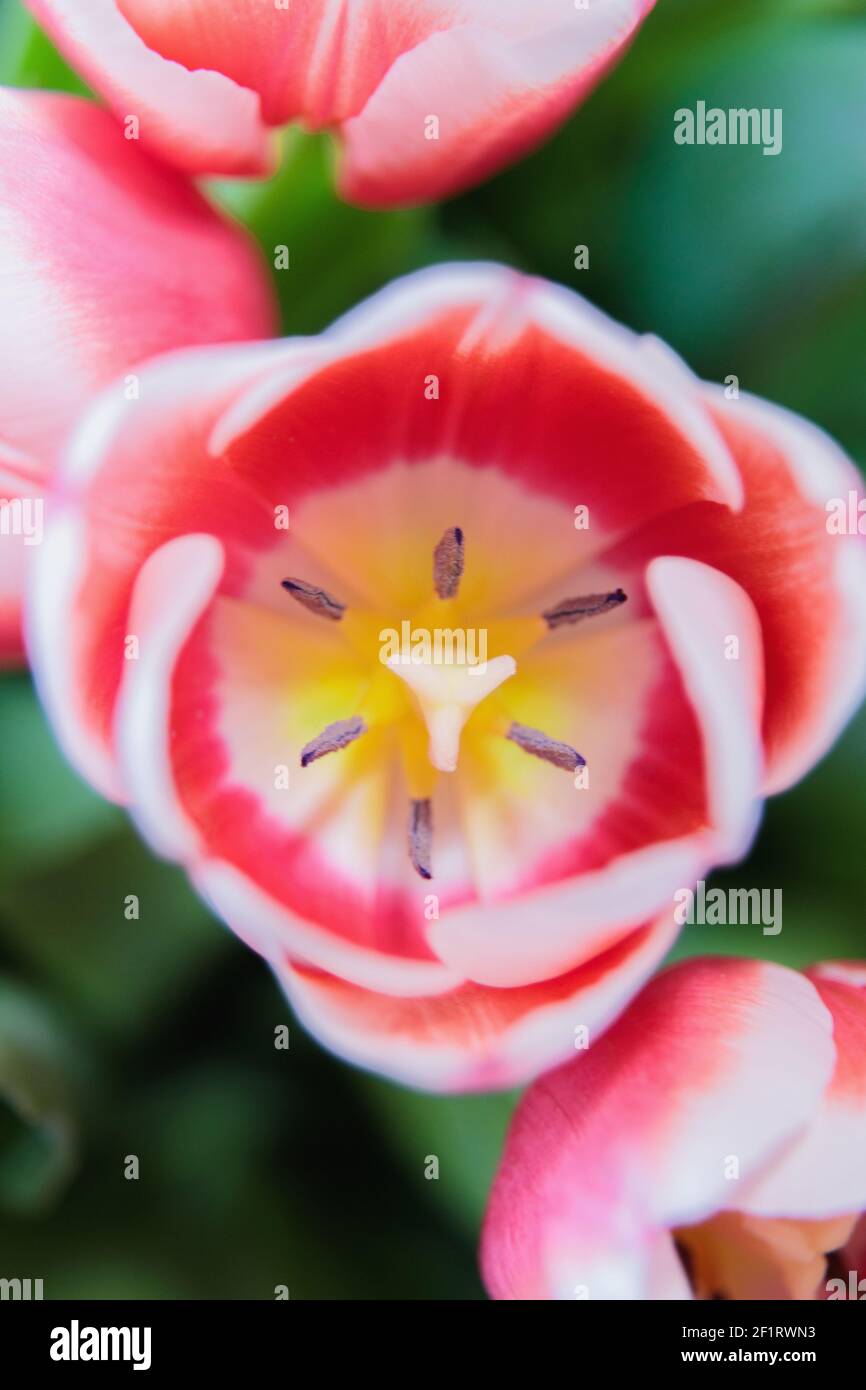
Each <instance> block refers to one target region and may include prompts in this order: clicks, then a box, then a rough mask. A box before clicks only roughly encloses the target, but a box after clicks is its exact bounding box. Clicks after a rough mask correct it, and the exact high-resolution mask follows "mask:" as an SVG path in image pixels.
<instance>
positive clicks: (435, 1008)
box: [30, 265, 866, 1089]
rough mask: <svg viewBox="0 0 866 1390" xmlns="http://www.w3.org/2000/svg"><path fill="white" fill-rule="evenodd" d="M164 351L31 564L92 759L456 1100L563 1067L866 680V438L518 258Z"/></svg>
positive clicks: (361, 1028)
mask: <svg viewBox="0 0 866 1390" xmlns="http://www.w3.org/2000/svg"><path fill="white" fill-rule="evenodd" d="M140 377H141V389H140V392H139V393H138V398H137V399H132V400H130V399H127V397H126V395H125V393H124V391H123V389H122V383H117V384H115V385H113V386H111V387H110V388H108V389H107V390H106V391H105V392H104V393H103V394H102V396H101V397H100V398H99V399H98V401H97V402H96V403H95V404H94V405H93V407H92V409H91V410H90V412H89V413H88V414H87V415H86V416H85V418H84V419H83V421H82V423H81V425H80V427H79V429H78V431H77V434H76V437H75V440H74V442H73V444H72V447H71V449H70V451H69V454H68V457H67V458H66V461H65V464H64V466H63V469H62V473H61V476H60V479H59V483H58V490H57V497H56V499H55V502H54V506H53V512H52V516H51V518H50V521H49V525H48V529H47V534H46V539H45V543H44V545H43V546H42V547H41V548H40V551H39V555H38V559H37V563H36V568H35V575H34V583H33V586H32V602H31V609H30V634H31V654H32V658H33V662H34V665H35V670H36V675H37V679H38V682H39V685H40V688H41V692H42V695H43V698H44V700H45V703H46V705H47V707H48V710H49V712H50V715H51V717H52V719H53V721H54V724H55V727H56V729H57V731H58V733H59V736H60V738H61V740H62V742H63V744H64V746H65V748H66V750H67V752H68V754H69V756H70V757H71V758H72V759H73V761H74V762H75V764H76V765H77V766H78V767H79V768H80V769H81V771H82V772H83V773H84V774H85V775H86V776H87V777H88V778H89V779H90V780H91V781H92V782H93V783H94V784H95V785H96V786H97V787H99V788H101V789H102V790H103V792H104V793H105V794H106V795H108V796H110V797H114V798H117V799H118V800H121V801H124V802H125V803H126V804H128V806H129V807H130V808H131V810H132V812H133V814H134V816H135V818H136V820H137V822H138V824H139V826H140V827H141V829H142V831H143V832H144V834H145V835H146V836H147V838H148V839H149V841H150V842H151V844H152V845H153V846H154V847H155V848H156V849H157V850H158V851H159V852H160V853H162V854H164V855H166V856H168V857H170V858H172V859H176V860H179V861H181V862H182V863H183V864H185V865H186V867H187V869H188V871H189V873H190V875H191V877H192V880H193V882H194V883H195V885H196V886H197V887H198V889H199V890H200V891H201V893H202V894H203V895H204V896H205V897H206V898H207V899H208V901H209V902H210V903H211V904H212V906H213V907H214V909H215V910H216V912H217V913H218V914H219V915H221V916H222V917H223V918H224V920H225V921H226V922H227V923H228V924H229V925H230V926H231V927H232V928H233V929H234V930H235V931H236V932H237V933H238V934H239V935H240V936H241V937H242V938H243V939H244V940H245V941H247V942H248V943H249V944H250V945H251V946H253V947H254V948H255V949H256V950H258V951H259V952H261V953H262V955H263V956H265V957H266V958H267V960H268V961H269V962H270V963H271V964H272V966H273V968H274V969H275V971H276V972H277V974H278V976H279V978H280V980H281V981H282V983H283V985H284V987H285V989H286V990H287V992H288V994H289V997H290V998H291V1000H292V1001H293V1003H294V1005H295V1007H296V1009H297V1011H298V1013H299V1014H300V1016H301V1017H302V1018H303V1019H304V1020H305V1021H306V1022H307V1024H308V1025H309V1027H310V1028H311V1029H312V1030H313V1031H314V1032H315V1033H316V1034H317V1035H318V1036H319V1037H320V1038H321V1039H323V1040H324V1041H325V1042H326V1043H327V1044H328V1045H329V1046H331V1047H332V1048H334V1049H335V1050H336V1051H338V1052H340V1053H342V1054H344V1055H346V1056H348V1057H350V1058H352V1059H353V1060H355V1061H357V1062H359V1063H361V1064H363V1065H365V1066H368V1067H371V1068H375V1069H378V1070H381V1071H384V1072H386V1073H389V1074H391V1075H393V1076H395V1077H398V1078H401V1079H403V1080H406V1081H408V1082H410V1083H413V1084H416V1085H419V1086H425V1087H430V1088H434V1089H473V1088H474V1089H483V1088H487V1087H494V1086H507V1085H510V1084H514V1083H516V1082H519V1081H522V1080H525V1079H527V1078H529V1077H531V1076H533V1075H535V1074H537V1073H538V1072H539V1071H541V1070H543V1069H544V1068H546V1067H548V1066H550V1065H552V1064H554V1063H556V1062H559V1061H561V1060H562V1059H564V1058H565V1057H566V1056H567V1055H569V1054H570V1052H572V1051H573V1048H574V1042H575V1029H576V1027H577V1026H578V1025H580V1026H581V1027H585V1028H587V1029H589V1032H590V1035H591V1036H595V1035H596V1034H597V1033H599V1032H600V1031H601V1030H602V1028H604V1027H605V1026H606V1025H607V1024H608V1023H610V1022H611V1020H612V1019H613V1018H614V1017H615V1016H616V1015H617V1014H618V1013H619V1012H620V1011H621V1009H622V1008H623V1007H624V1006H625V1004H626V1003H627V1002H628V1000H629V999H630V998H631V996H632V995H633V994H634V993H635V991H636V990H637V989H638V988H639V986H640V985H641V984H642V983H643V981H644V980H645V979H646V977H647V976H648V975H649V974H650V973H651V972H652V970H653V969H654V968H655V966H656V965H657V964H658V963H659V962H660V960H661V959H662V957H663V956H664V954H665V953H666V951H667V949H668V947H669V945H670V943H671V940H672V937H673V935H674V933H675V931H676V925H675V922H674V913H673V895H674V893H675V892H677V890H678V889H680V888H682V887H685V886H687V885H689V884H691V883H693V882H694V881H695V880H696V879H697V878H698V877H699V876H700V875H701V874H702V873H704V872H705V871H707V870H708V869H709V868H710V867H711V866H712V865H714V864H717V863H720V862H729V861H732V860H735V859H737V858H739V857H740V856H741V855H742V854H743V853H744V851H745V850H746V849H747V847H748V845H749V843H750V840H751V838H752V836H753V833H754V830H755V827H756V823H757V817H758V814H759V808H760V805H761V799H762V797H764V796H765V795H766V794H767V793H768V792H773V791H778V790H780V789H782V788H784V787H787V786H788V785H790V784H791V783H792V782H793V781H794V780H795V779H797V778H798V777H799V776H800V775H801V774H802V773H803V772H804V771H805V770H806V769H807V768H809V767H810V766H811V765H812V764H813V763H814V761H815V760H816V759H817V758H818V757H819V756H821V754H822V753H823V752H824V751H825V750H826V748H827V747H828V745H829V744H830V742H831V741H832V740H833V738H834V737H835V735H836V734H837V732H838V730H839V729H840V727H841V725H842V723H843V722H844V720H845V719H846V717H847V716H848V714H849V713H850V711H851V710H852V708H853V706H854V704H855V703H856V701H857V700H858V699H859V697H860V694H861V692H862V687H863V683H864V669H863V668H864V647H866V643H864V632H866V584H864V572H866V566H864V554H866V552H864V545H863V541H862V538H858V537H857V536H856V535H854V536H837V535H831V534H829V533H828V528H827V525H826V519H827V513H826V504H827V501H828V499H831V498H836V497H845V496H847V495H848V493H849V491H850V490H851V489H852V488H856V487H857V486H858V483H857V478H856V474H855V473H854V470H853V467H852V466H851V465H850V464H849V463H848V461H847V460H846V459H845V458H844V457H843V456H842V455H841V454H840V452H839V451H838V449H837V448H836V447H835V446H834V445H833V444H832V443H831V442H830V441H829V440H828V439H827V438H826V437H824V436H823V435H822V434H820V433H819V432H818V431H817V430H815V429H814V428H813V427H811V426H809V425H807V424H806V423H805V422H803V421H801V420H799V419H796V418H795V417H793V416H791V415H788V414H786V413H784V412H782V411H781V410H779V409H776V408H774V407H772V406H769V405H767V404H764V403H762V402H760V401H757V400H754V399H747V398H745V397H741V398H739V399H733V400H728V399H726V398H725V396H724V394H723V392H722V391H720V390H719V389H717V388H715V387H708V386H705V385H703V384H702V383H700V382H698V381H697V380H696V379H695V378H694V377H693V376H692V375H691V374H690V373H689V372H688V370H687V369H686V368H685V366H684V365H683V364H682V363H681V362H680V361H679V359H677V358H676V357H675V356H674V355H673V354H672V353H670V352H669V351H667V350H666V349H664V348H663V347H662V346H661V345H660V344H658V343H657V342H655V341H654V340H647V339H641V338H638V337H635V336H634V335H632V334H630V333H629V332H627V331H626V330H624V329H622V328H620V327H618V326H617V325H615V324H613V323H611V322H610V321H609V320H607V319H606V318H604V317H603V316H602V315H601V314H599V313H597V312H596V311H594V310H592V309H591V308H589V307H588V306H587V305H586V304H585V303H584V302H583V301H582V300H580V299H579V298H577V297H576V296H575V295H573V294H570V293H568V292H566V291H563V290H559V289H556V288H554V287H552V286H550V285H547V284H545V283H543V282H540V281H536V280H530V279H526V278H523V277H521V276H518V275H516V274H515V273H513V272H510V271H505V270H503V269H501V268H498V267H495V266H466V265H464V266H445V267H441V268H438V269H436V270H433V271H429V272H424V273H422V274H420V275H418V276H415V277H413V278H410V279H408V280H406V281H402V282H398V283H396V284H395V285H393V286H392V287H391V288H390V289H388V290H386V291H385V292H383V293H382V294H381V295H379V296H377V297H376V298H374V299H373V300H372V301H370V302H369V303H367V304H365V305H363V306H361V307H360V308H359V309H358V310H356V311H355V312H353V313H352V314H350V315H349V316H348V317H347V318H346V319H344V320H343V321H341V322H340V323H338V324H337V325H336V326H335V327H334V328H333V329H332V330H330V331H329V332H328V333H326V334H324V335H322V336H321V337H320V338H316V339H310V340H294V341H285V342H270V343H263V344H248V345H247V344H240V345H229V346H222V347H211V348H201V349H199V348H197V349H190V350H186V351H181V352H177V353H173V354H168V355H164V356H162V357H160V358H157V359H155V360H153V361H152V362H150V363H149V364H147V365H145V366H144V367H143V368H142V369H141V373H140ZM437 642H438V643H439V645H438V646H437ZM761 978H763V977H761ZM767 978H775V976H768V977H767ZM797 988H799V989H801V990H803V991H808V990H809V989H811V987H809V986H807V985H806V984H805V983H800V982H799V981H798V983H797ZM828 1046H829V1044H828Z"/></svg>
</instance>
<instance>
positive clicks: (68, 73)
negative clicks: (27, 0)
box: [0, 0, 88, 95]
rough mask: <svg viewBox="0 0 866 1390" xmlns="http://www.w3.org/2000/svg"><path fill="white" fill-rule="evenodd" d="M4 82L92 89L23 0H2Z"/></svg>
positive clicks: (0, 72) (0, 23)
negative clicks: (53, 42)
mask: <svg viewBox="0 0 866 1390" xmlns="http://www.w3.org/2000/svg"><path fill="white" fill-rule="evenodd" d="M0 82H3V83H6V84H7V85H8V86H11V87H45V88H47V89H48V90H50V91H54V92H78V93H80V94H82V95H87V93H88V88H87V86H86V85H85V83H84V82H82V80H81V78H80V77H78V75H77V74H76V73H74V72H73V71H72V69H71V68H70V67H69V65H68V64H67V63H65V62H64V60H63V59H62V58H61V57H60V54H59V53H58V52H57V50H56V48H55V47H54V45H53V44H52V43H51V40H50V39H49V38H47V37H46V35H45V34H44V33H43V32H42V30H41V29H40V28H39V26H38V25H37V23H36V21H35V20H34V19H33V18H32V16H31V15H30V14H28V12H27V11H26V10H25V9H24V7H23V5H22V4H21V3H20V0H0Z"/></svg>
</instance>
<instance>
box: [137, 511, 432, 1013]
mask: <svg viewBox="0 0 866 1390" xmlns="http://www.w3.org/2000/svg"><path fill="white" fill-rule="evenodd" d="M223 559H224V556H223V551H222V547H221V546H220V543H219V542H218V541H217V540H216V539H215V538H214V537H212V536H205V535H186V536H180V537H177V538H175V539H174V540H171V541H169V542H168V543H166V544H165V545H163V546H162V547H161V548H160V549H159V550H157V551H156V552H154V553H153V554H152V555H151V556H150V557H149V558H148V560H147V561H146V562H145V564H144V565H143V567H142V569H141V571H140V574H139V576H138V579H137V581H136V584H135V588H134V590H133V596H132V602H131V605H130V610H129V615H128V619H127V624H126V629H127V634H128V637H130V638H134V642H135V646H134V647H133V651H134V656H133V658H132V659H130V660H127V661H126V662H125V663H124V672H123V681H122V686H121V689H120V693H119V698H118V701H117V716H116V720H115V728H114V735H115V743H116V748H117V758H118V763H119V773H120V778H121V783H122V786H123V788H124V791H125V793H126V795H127V797H128V799H129V802H130V806H131V809H132V811H133V814H134V816H135V819H136V821H137V823H138V825H139V828H140V829H141V831H142V833H143V834H144V835H145V836H146V837H147V838H148V840H149V841H150V843H151V844H152V845H153V846H154V848H155V849H156V850H157V851H158V852H159V853H161V854H163V855H165V856H166V857H168V858H171V859H175V860H179V861H181V862H183V863H184V864H185V866H186V868H187V869H188V871H189V873H190V875H191V877H192V879H193V881H194V883H195V884H196V886H197V888H198V889H199V890H200V891H201V892H202V894H203V895H204V896H205V897H206V898H207V899H208V901H209V902H210V903H211V904H212V906H213V907H214V909H215V911H216V912H217V913H218V914H219V915H220V916H221V917H222V918H223V919H224V920H225V921H226V922H227V923H228V924H229V925H230V926H231V927H232V928H233V930H235V931H236V933H237V934H238V935H239V936H240V937H241V938H242V939H243V940H244V941H246V942H247V944H248V945H250V946H252V947H253V948H254V949H255V950H257V951H259V952H261V953H262V954H264V955H266V956H268V957H269V958H271V959H273V958H276V957H278V956H280V955H282V954H284V953H286V952H290V953H291V954H292V956H293V957H294V958H296V959H299V960H308V961H311V962H312V963H314V964H315V965H316V966H318V967H320V968H322V969H329V970H334V971H337V972H339V974H340V975H341V976H342V977H343V978H346V979H349V980H353V981H356V982H357V983H358V984H359V985H360V986H361V987H363V988H373V989H382V990H386V991H389V992H391V993H396V994H404V995H405V994H413V995H415V994H426V993H434V992H439V991H441V990H443V989H447V988H450V987H452V986H453V985H454V984H455V983H456V982H457V977H456V976H455V975H454V973H453V972H452V971H450V970H448V969H447V968H445V967H443V966H442V965H441V964H440V963H439V962H437V961H436V960H435V959H434V958H433V957H432V955H431V953H430V951H429V948H428V947H427V946H426V943H425V941H424V938H423V930H422V928H423V923H424V910H423V909H424V898H423V891H422V885H421V883H420V880H418V879H417V878H416V877H415V876H414V875H412V874H411V869H410V868H409V866H408V862H407V858H406V854H405V800H404V802H403V809H404V825H403V827H402V829H403V834H402V835H401V837H400V841H399V843H400V846H401V849H402V851H403V852H402V854H401V858H400V864H401V868H402V870H403V872H404V874H405V875H406V877H407V878H411V879H412V880H413V884H412V886H413V888H414V885H415V884H417V885H418V886H417V888H414V897H410V895H409V894H408V892H407V895H406V901H405V902H404V901H398V900H393V899H392V896H391V895H390V894H389V892H388V890H387V888H383V887H382V885H381V884H380V881H379V875H378V872H377V870H378V868H379V864H380V848H379V844H378V840H379V839H380V838H381V837H382V836H383V834H384V830H383V827H382V826H381V824H380V823H379V822H378V820H377V817H376V814H375V811H376V804H377V802H378V801H379V800H380V799H381V792H382V787H383V786H385V785H386V784H387V781H388V776H389V769H388V763H387V760H385V761H384V762H382V759H381V757H377V756H376V753H375V752H374V753H373V754H371V755H369V757H368V769H367V771H366V772H365V771H364V769H363V768H361V769H360V774H359V768H358V767H357V766H356V765H355V763H354V761H353V753H354V751H355V750H353V749H349V750H346V751H345V752H344V753H343V754H342V755H341V757H340V758H336V759H330V760H325V762H324V765H323V766H322V767H321V768H320V767H319V766H318V765H317V764H315V765H313V768H311V769H305V770H304V771H300V770H299V769H298V761H297V752H298V750H299V748H300V747H301V746H302V744H303V741H304V738H303V736H299V734H298V732H297V728H298V725H299V723H302V722H303V721H304V720H307V719H309V718H311V717H312V718H313V719H314V720H315V721H319V720H325V722H327V709H326V707H325V705H323V703H322V701H323V699H324V700H325V701H327V699H328V698H331V697H329V695H328V688H327V682H326V683H325V685H324V686H323V685H316V684H314V685H313V686H312V690H311V691H310V690H308V691H306V692H305V691H304V688H303V680H304V677H309V676H310V675H312V674H314V673H315V668H316V665H317V663H321V662H323V661H324V662H325V663H326V669H327V673H328V680H331V681H336V687H335V689H336V692H337V698H339V692H340V690H341V689H342V688H343V682H344V681H345V680H346V679H348V680H349V681H350V682H351V680H352V679H353V677H352V673H351V670H349V671H348V672H347V671H346V670H345V669H344V667H345V665H346V659H345V657H344V656H343V655H342V654H341V648H340V644H339V642H337V641H335V639H334V638H333V637H332V636H331V635H330V633H329V630H328V629H325V632H324V634H323V637H322V642H321V646H317V644H316V628H315V620H313V619H310V622H311V623H312V624H313V630H312V632H309V633H304V637H303V640H299V637H298V632H297V621H298V620H295V619H294V615H292V614H289V615H287V616H286V617H283V616H279V617H276V616H274V615H270V616H269V615H267V614H265V613H263V612H257V610H256V609H254V608H253V609H250V610H247V609H246V606H245V605H243V604H238V603H237V602H236V601H235V600H232V599H226V598H224V597H218V596H217V589H218V587H219V585H220V582H221V577H222V573H223ZM171 595H174V596H175V597H174V598H173V600H170V596H171ZM304 616H305V615H303V614H302V615H301V618H302V619H303V617H304ZM307 616H308V615H307ZM263 624H266V627H264V628H263ZM319 626H320V628H321V625H319ZM329 637H330V643H329V641H328V638H329ZM263 638H267V639H268V640H267V641H262V639H263ZM329 647H330V650H329ZM334 652H336V654H337V660H336V663H335V662H334V659H333V658H334ZM311 699H313V705H312V706H311ZM214 712H216V718H215V719H214ZM377 751H378V752H379V753H380V754H381V750H377ZM278 759H279V760H283V759H284V760H285V764H284V765H283V766H282V768H281V766H280V764H279V763H278V762H276V761H275V760H278ZM289 767H291V773H290V776H289V777H288V779H284V778H281V777H277V778H275V773H277V772H279V771H281V770H282V771H288V768H289ZM310 773H314V774H316V773H318V774H321V773H324V779H322V778H321V776H319V777H317V776H315V775H313V776H310ZM371 868H372V877H371V876H370V871H371Z"/></svg>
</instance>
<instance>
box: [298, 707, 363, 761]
mask: <svg viewBox="0 0 866 1390" xmlns="http://www.w3.org/2000/svg"><path fill="white" fill-rule="evenodd" d="M366 732H367V725H366V724H365V723H364V721H363V719H361V718H359V717H358V716H357V715H356V716H355V717H354V718H353V719H338V720H337V722H336V724H329V725H328V726H327V728H325V729H323V730H322V732H321V733H320V734H316V737H315V738H313V739H310V742H309V743H307V744H305V746H304V747H303V748H302V749H301V767H308V766H309V764H310V763H314V762H315V761H316V759H317V758H324V756H325V754H326V753H338V752H339V751H340V749H341V748H346V747H348V745H349V744H350V743H354V742H355V739H356V738H360V737H361V735H362V734H365V733H366Z"/></svg>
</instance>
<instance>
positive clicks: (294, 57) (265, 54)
mask: <svg viewBox="0 0 866 1390" xmlns="http://www.w3.org/2000/svg"><path fill="white" fill-rule="evenodd" d="M116 3H117V6H118V8H119V10H120V12H121V13H122V14H123V15H124V16H125V18H126V19H127V20H128V21H129V23H130V24H131V25H132V26H133V27H134V29H135V31H136V33H137V34H138V35H139V37H140V38H142V39H143V40H144V42H145V43H146V44H147V46H148V47H149V48H151V49H153V50H155V51H156V52H157V53H160V54H161V55H162V56H163V57H164V58H168V59H171V60H172V61H173V62H176V63H180V64H181V65H182V66H183V67H185V68H188V69H199V68H207V69H210V70H211V71H215V72H220V73H224V74H226V76H228V77H230V78H231V79H232V81H233V82H235V83H237V84H238V86H239V87H242V88H247V89H249V90H250V91H253V92H257V93H258V95H259V96H260V98H261V107H262V116H263V119H264V120H265V121H266V122H267V123H268V124H269V125H282V124H283V123H284V122H286V121H289V120H294V119H301V120H303V121H304V123H305V124H306V125H309V126H313V127H320V126H332V125H335V124H337V123H339V122H340V121H342V120H345V119H346V118H347V117H348V116H353V115H355V114H357V112H359V111H360V110H362V109H363V107H364V105H365V103H366V102H367V100H368V98H369V97H370V95H371V93H373V92H374V91H375V90H376V88H377V87H378V85H379V83H380V82H381V81H382V79H383V78H384V77H385V76H386V74H387V72H388V70H389V68H390V67H391V65H392V63H393V62H394V61H395V60H396V59H397V58H399V57H400V55H401V54H402V53H405V52H407V51H408V50H410V49H413V48H415V47H416V46H417V45H418V44H419V43H421V42H422V41H423V40H424V39H426V38H428V37H429V35H430V34H432V33H435V32H436V31H437V30H440V29H442V28H444V27H446V26H447V25H449V24H450V23H452V22H454V21H455V18H456V17H457V16H456V11H457V10H459V9H460V8H463V9H464V10H465V9H466V0H462V3H461V0H457V4H456V5H455V0H423V3H422V4H419V3H418V0H361V3H360V4H359V3H350V4H340V5H337V6H335V5H333V4H332V3H331V0H303V3H302V4H297V3H294V4H289V5H277V4H273V3H266V4H262V3H261V0H216V3H214V0H116ZM471 8H472V0H469V9H470V10H471ZM461 22H463V23H465V22H466V17H465V16H461Z"/></svg>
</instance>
